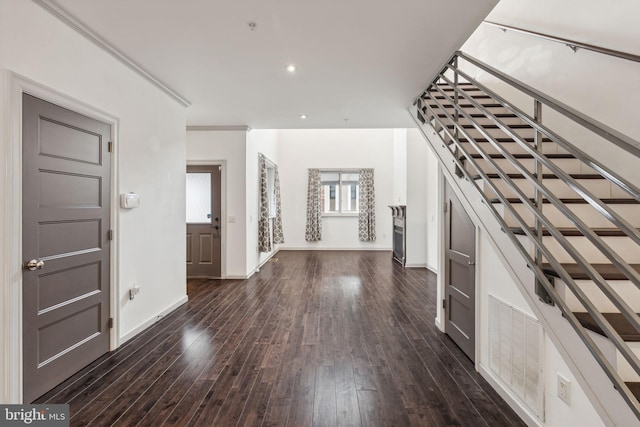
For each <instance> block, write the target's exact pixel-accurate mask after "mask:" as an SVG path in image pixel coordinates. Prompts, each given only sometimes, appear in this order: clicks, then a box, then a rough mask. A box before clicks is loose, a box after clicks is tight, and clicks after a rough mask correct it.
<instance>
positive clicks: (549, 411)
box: [476, 231, 604, 427]
mask: <svg viewBox="0 0 640 427" xmlns="http://www.w3.org/2000/svg"><path fill="white" fill-rule="evenodd" d="M476 265H477V266H478V268H477V276H476V278H477V284H476V286H477V288H478V294H479V296H480V302H479V304H478V309H479V313H478V319H479V328H478V329H479V336H478V337H477V338H479V339H478V340H477V342H478V343H479V344H478V345H479V347H480V348H479V353H480V359H479V360H478V364H479V365H480V366H482V367H483V368H484V369H485V370H487V371H490V368H489V366H490V364H489V334H488V331H489V313H488V311H489V295H494V296H496V297H497V298H498V299H500V300H501V301H503V302H506V303H507V304H509V305H511V306H513V307H515V308H516V309H518V310H520V311H522V312H524V313H526V314H528V315H529V316H531V317H534V318H535V316H534V314H533V312H532V310H531V309H530V307H529V305H528V304H527V302H526V301H525V299H524V298H523V296H522V295H521V294H520V292H519V291H518V287H517V285H516V282H515V281H514V279H513V278H512V277H511V275H510V274H509V271H508V270H507V269H506V268H505V267H504V266H503V264H502V261H501V258H500V255H499V254H498V253H497V252H496V250H495V247H494V246H493V244H492V243H491V241H490V240H489V239H488V238H487V236H486V235H485V233H483V232H482V231H480V232H479V241H478V251H477V258H476ZM542 345H543V354H544V364H543V366H544V384H545V390H544V401H545V415H546V422H545V423H543V425H547V426H569V425H574V426H581V425H585V426H586V425H588V426H593V427H595V426H600V425H604V424H603V422H602V421H601V420H600V417H599V416H598V413H597V412H596V410H595V409H594V408H593V406H592V405H591V402H590V401H589V399H588V398H587V396H586V395H585V394H584V392H583V391H582V389H581V388H580V386H579V385H578V382H577V381H576V379H575V377H574V376H573V374H572V373H571V370H570V369H569V367H568V366H567V364H566V363H565V362H564V360H563V359H562V357H561V356H560V354H559V353H558V351H557V350H556V348H555V346H554V344H553V343H552V342H551V340H550V339H549V338H548V336H547V335H546V334H545V337H544V341H543V344H542ZM558 374H560V375H562V376H563V377H564V378H566V379H568V380H569V381H570V382H571V386H570V387H571V391H570V394H571V398H570V402H571V405H567V404H566V403H565V402H563V401H562V400H560V399H559V398H558V397H557V386H556V384H557V375H558Z"/></svg>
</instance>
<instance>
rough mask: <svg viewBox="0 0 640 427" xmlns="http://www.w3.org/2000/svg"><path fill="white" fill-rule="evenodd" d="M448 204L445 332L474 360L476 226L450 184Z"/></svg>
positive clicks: (447, 186)
mask: <svg viewBox="0 0 640 427" xmlns="http://www.w3.org/2000/svg"><path fill="white" fill-rule="evenodd" d="M445 203H446V214H445V244H446V247H445V279H444V281H445V311H446V313H445V314H446V325H445V330H446V333H447V335H449V336H450V337H451V339H452V340H453V341H454V342H455V343H456V344H457V345H458V347H460V349H462V351H463V352H464V353H465V354H466V355H467V357H469V359H471V360H472V361H474V360H475V318H476V314H475V293H476V289H475V260H476V227H475V225H474V224H473V222H472V221H471V218H469V215H467V213H466V212H465V210H464V208H463V206H462V204H461V203H460V201H459V200H458V198H457V197H456V196H455V194H454V193H453V190H452V188H451V186H450V185H449V183H448V182H446V183H445Z"/></svg>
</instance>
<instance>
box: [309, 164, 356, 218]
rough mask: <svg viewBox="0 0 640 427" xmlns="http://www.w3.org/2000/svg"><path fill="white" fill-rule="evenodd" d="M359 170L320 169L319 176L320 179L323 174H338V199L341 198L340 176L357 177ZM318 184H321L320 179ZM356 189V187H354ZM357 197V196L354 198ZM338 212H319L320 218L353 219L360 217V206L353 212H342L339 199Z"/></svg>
mask: <svg viewBox="0 0 640 427" xmlns="http://www.w3.org/2000/svg"><path fill="white" fill-rule="evenodd" d="M360 169H361V168H345V169H330V168H326V169H322V168H320V169H319V171H320V176H321V177H322V174H323V173H338V174H339V181H338V189H337V192H338V193H340V195H339V196H338V197H339V198H340V197H341V196H342V174H347V173H352V174H356V175H359V174H360ZM320 184H321V185H323V184H322V179H320ZM356 188H357V187H356ZM358 194H359V190H358ZM356 197H358V196H356ZM338 200H339V201H338V209H339V211H338V212H321V213H320V216H322V217H347V218H353V217H358V216H359V215H360V209H359V208H360V206H358V210H357V211H355V212H353V211H351V212H342V201H341V200H340V199H338Z"/></svg>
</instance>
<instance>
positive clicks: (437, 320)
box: [433, 317, 444, 332]
mask: <svg viewBox="0 0 640 427" xmlns="http://www.w3.org/2000/svg"><path fill="white" fill-rule="evenodd" d="M433 323H435V325H436V328H438V330H439V331H440V332H444V328H442V322H441V321H440V318H439V317H436V319H435V321H434V322H433Z"/></svg>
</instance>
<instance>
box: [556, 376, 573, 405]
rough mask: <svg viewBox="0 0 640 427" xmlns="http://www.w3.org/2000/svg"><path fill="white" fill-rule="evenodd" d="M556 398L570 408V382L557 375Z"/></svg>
mask: <svg viewBox="0 0 640 427" xmlns="http://www.w3.org/2000/svg"><path fill="white" fill-rule="evenodd" d="M558 398H560V400H562V401H563V402H564V403H566V404H567V405H569V406H571V402H570V398H571V381H569V380H568V379H566V378H565V377H563V376H562V375H560V374H558Z"/></svg>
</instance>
